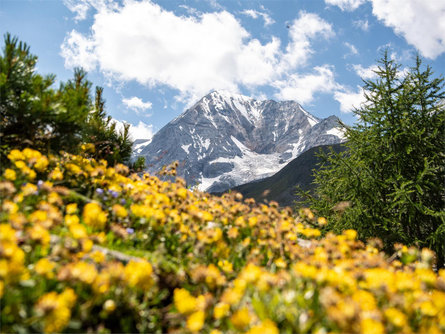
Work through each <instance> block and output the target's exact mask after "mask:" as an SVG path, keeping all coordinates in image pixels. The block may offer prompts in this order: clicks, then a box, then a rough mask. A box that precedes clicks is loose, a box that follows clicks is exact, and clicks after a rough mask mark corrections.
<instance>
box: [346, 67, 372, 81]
mask: <svg viewBox="0 0 445 334" xmlns="http://www.w3.org/2000/svg"><path fill="white" fill-rule="evenodd" d="M352 68H353V69H354V71H355V73H357V75H358V76H359V77H360V78H362V79H364V80H368V79H375V78H377V74H376V73H375V72H374V71H376V70H377V69H378V66H377V65H371V66H369V67H363V66H362V65H360V64H356V65H352Z"/></svg>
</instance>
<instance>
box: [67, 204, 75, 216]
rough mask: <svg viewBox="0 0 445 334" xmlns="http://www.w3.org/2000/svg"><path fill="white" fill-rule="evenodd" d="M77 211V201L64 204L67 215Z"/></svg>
mask: <svg viewBox="0 0 445 334" xmlns="http://www.w3.org/2000/svg"><path fill="white" fill-rule="evenodd" d="M76 211H77V203H70V204H68V205H67V206H66V213H67V214H68V215H73V214H75V213H76Z"/></svg>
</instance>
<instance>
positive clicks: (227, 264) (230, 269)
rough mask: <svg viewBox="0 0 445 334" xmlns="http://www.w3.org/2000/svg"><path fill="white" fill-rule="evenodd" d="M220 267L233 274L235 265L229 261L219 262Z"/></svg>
mask: <svg viewBox="0 0 445 334" xmlns="http://www.w3.org/2000/svg"><path fill="white" fill-rule="evenodd" d="M218 266H219V267H220V268H221V269H222V270H223V271H224V272H226V273H231V272H233V265H232V263H231V262H229V261H227V260H219V261H218Z"/></svg>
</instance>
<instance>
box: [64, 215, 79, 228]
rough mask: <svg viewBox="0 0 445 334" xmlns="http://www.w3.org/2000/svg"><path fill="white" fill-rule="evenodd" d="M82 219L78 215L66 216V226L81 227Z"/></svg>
mask: <svg viewBox="0 0 445 334" xmlns="http://www.w3.org/2000/svg"><path fill="white" fill-rule="evenodd" d="M79 223H80V219H79V217H78V216H76V215H66V216H65V224H66V225H67V226H68V227H69V226H71V225H79Z"/></svg>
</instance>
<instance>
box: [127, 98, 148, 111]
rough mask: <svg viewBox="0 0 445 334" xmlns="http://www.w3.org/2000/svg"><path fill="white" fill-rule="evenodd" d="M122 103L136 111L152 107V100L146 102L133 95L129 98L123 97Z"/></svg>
mask: <svg viewBox="0 0 445 334" xmlns="http://www.w3.org/2000/svg"><path fill="white" fill-rule="evenodd" d="M122 103H123V104H125V105H126V106H127V108H128V109H131V110H133V111H135V112H136V113H140V112H143V111H145V110H147V109H151V106H152V104H151V102H149V101H148V102H144V101H142V99H141V98H139V97H136V96H133V97H131V98H129V99H127V98H124V99H122Z"/></svg>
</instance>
